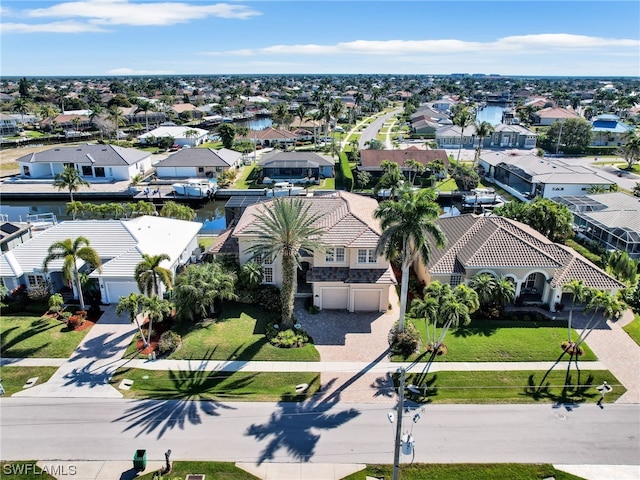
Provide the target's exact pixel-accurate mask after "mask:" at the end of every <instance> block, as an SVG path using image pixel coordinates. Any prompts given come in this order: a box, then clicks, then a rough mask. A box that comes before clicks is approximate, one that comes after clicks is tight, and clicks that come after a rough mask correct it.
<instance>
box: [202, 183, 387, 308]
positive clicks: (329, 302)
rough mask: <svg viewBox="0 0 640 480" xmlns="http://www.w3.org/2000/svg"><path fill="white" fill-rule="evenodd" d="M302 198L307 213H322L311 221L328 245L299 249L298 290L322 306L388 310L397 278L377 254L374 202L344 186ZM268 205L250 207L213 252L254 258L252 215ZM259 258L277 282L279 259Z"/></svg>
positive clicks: (268, 280)
mask: <svg viewBox="0 0 640 480" xmlns="http://www.w3.org/2000/svg"><path fill="white" fill-rule="evenodd" d="M302 201H303V202H304V203H305V206H307V205H308V206H309V213H310V214H312V215H315V214H322V217H321V218H320V219H319V220H317V221H316V223H315V224H314V226H317V227H320V228H322V230H323V231H324V233H323V234H322V235H321V238H320V241H321V242H323V243H324V244H325V245H326V246H327V248H326V249H324V250H323V251H320V250H318V251H315V252H301V254H302V262H301V267H302V268H301V270H299V271H298V286H297V291H298V294H299V295H307V296H309V297H311V298H312V299H313V304H314V305H315V306H316V307H318V308H319V309H321V310H347V311H349V312H359V311H373V312H381V311H386V310H387V308H388V307H389V289H390V288H391V287H392V286H393V285H394V284H396V283H397V282H396V279H395V276H394V274H393V270H392V269H391V266H390V264H389V261H388V260H387V259H385V258H384V257H383V256H377V255H376V254H375V250H376V246H377V244H378V238H379V237H380V233H381V230H380V225H379V222H378V221H377V220H376V219H374V218H373V212H374V211H375V209H376V207H377V206H378V202H377V201H376V200H374V199H372V198H368V197H363V196H360V195H356V194H353V193H349V192H344V191H337V192H334V193H332V194H327V195H318V196H310V197H302ZM272 206H273V201H265V202H261V203H257V204H253V205H250V206H248V207H247V208H246V210H245V211H244V213H243V214H242V217H241V218H240V220H239V221H238V223H237V225H236V226H235V228H234V229H233V230H229V231H227V232H226V233H225V234H223V235H220V237H219V238H218V239H217V241H216V242H215V243H214V245H213V246H212V248H211V252H213V253H214V254H223V253H226V254H231V255H233V256H235V257H236V258H237V259H238V260H239V263H240V264H241V265H243V264H245V263H247V262H249V261H250V260H252V255H251V254H250V253H249V251H248V249H249V248H250V247H251V245H252V244H253V243H254V242H255V240H256V237H255V235H253V234H250V233H249V232H250V230H251V227H253V226H254V225H255V222H256V218H258V217H260V216H263V215H264V212H265V211H266V210H268V209H270V208H272ZM253 260H254V261H255V259H253ZM258 261H259V262H260V263H261V264H262V269H263V274H264V279H263V283H265V284H274V285H276V286H281V285H282V261H281V259H280V258H269V259H267V258H261V259H258Z"/></svg>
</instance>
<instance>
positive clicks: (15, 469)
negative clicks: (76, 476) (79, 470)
mask: <svg viewBox="0 0 640 480" xmlns="http://www.w3.org/2000/svg"><path fill="white" fill-rule="evenodd" d="M69 464H70V462H48V463H47V465H50V466H51V467H53V468H58V467H60V468H62V466H63V465H69ZM0 472H1V473H0V476H1V477H2V478H8V479H15V480H18V479H19V480H56V477H52V476H51V475H49V474H48V473H47V472H44V471H43V470H42V469H41V468H40V467H38V466H37V465H36V460H26V461H20V462H0ZM67 472H69V470H67Z"/></svg>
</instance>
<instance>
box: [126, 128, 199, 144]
mask: <svg viewBox="0 0 640 480" xmlns="http://www.w3.org/2000/svg"><path fill="white" fill-rule="evenodd" d="M167 137H171V138H173V143H174V144H176V145H180V146H181V147H185V146H189V147H197V146H198V145H202V144H203V143H204V142H206V141H207V139H208V137H209V132H208V131H207V130H204V129H202V128H193V127H183V126H178V125H165V126H160V127H158V128H154V129H153V130H151V131H150V132H147V133H144V134H142V135H139V136H138V140H140V143H141V144H143V145H144V144H147V143H153V142H154V140H155V139H157V138H167Z"/></svg>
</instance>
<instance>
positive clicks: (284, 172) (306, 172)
mask: <svg viewBox="0 0 640 480" xmlns="http://www.w3.org/2000/svg"><path fill="white" fill-rule="evenodd" d="M258 165H260V166H261V167H262V177H263V178H265V177H268V178H270V179H272V180H277V181H288V182H291V183H301V182H304V181H306V180H309V179H314V180H316V181H317V180H320V179H322V178H333V177H334V176H335V162H334V160H333V159H331V158H330V157H327V156H324V155H320V154H318V153H314V152H279V151H273V152H269V153H267V154H265V155H263V157H262V158H261V159H260V161H259V162H258Z"/></svg>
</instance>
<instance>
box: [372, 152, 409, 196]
mask: <svg viewBox="0 0 640 480" xmlns="http://www.w3.org/2000/svg"><path fill="white" fill-rule="evenodd" d="M380 168H381V169H382V171H383V172H384V173H383V174H382V176H381V177H380V180H378V183H376V185H375V187H373V194H374V195H378V192H380V190H389V198H390V199H393V198H395V196H396V192H397V191H398V189H399V188H400V187H401V186H402V185H403V184H404V175H402V172H401V171H400V166H399V165H398V164H397V163H395V162H390V161H389V160H383V161H382V162H380Z"/></svg>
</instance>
